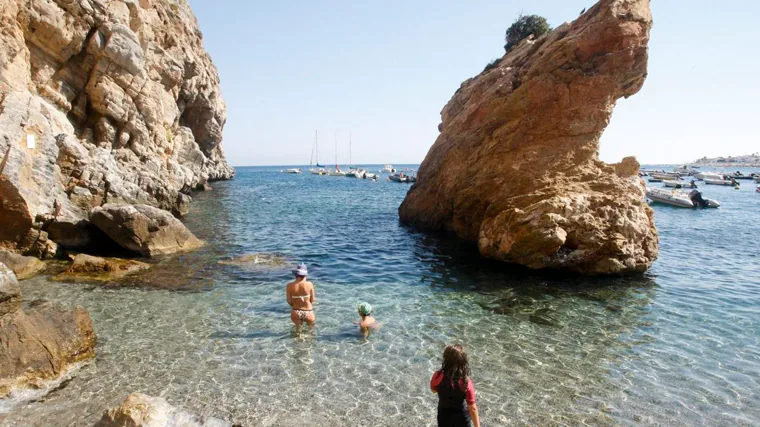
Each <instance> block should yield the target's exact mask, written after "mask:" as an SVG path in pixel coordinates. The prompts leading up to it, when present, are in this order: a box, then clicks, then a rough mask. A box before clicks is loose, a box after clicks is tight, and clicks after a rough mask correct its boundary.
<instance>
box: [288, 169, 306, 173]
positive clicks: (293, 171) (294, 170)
mask: <svg viewBox="0 0 760 427" xmlns="http://www.w3.org/2000/svg"><path fill="white" fill-rule="evenodd" d="M285 172H287V173H303V171H302V170H301V169H285Z"/></svg>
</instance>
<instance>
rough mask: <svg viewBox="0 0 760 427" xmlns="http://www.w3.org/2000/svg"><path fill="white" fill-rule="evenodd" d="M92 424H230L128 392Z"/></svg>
mask: <svg viewBox="0 0 760 427" xmlns="http://www.w3.org/2000/svg"><path fill="white" fill-rule="evenodd" d="M95 427H232V424H231V423H229V422H226V421H223V420H220V419H218V418H213V417H203V416H199V415H195V414H192V413H190V412H188V411H185V410H183V409H180V408H176V407H174V406H172V405H171V404H169V402H167V401H166V399H163V398H160V397H153V396H148V395H146V394H142V393H132V394H130V395H129V396H128V397H127V398H126V399H125V400H124V402H122V404H121V405H119V406H117V407H115V408H112V409H109V410H108V411H106V413H105V414H103V418H101V419H100V421H98V422H97V423H96V424H95Z"/></svg>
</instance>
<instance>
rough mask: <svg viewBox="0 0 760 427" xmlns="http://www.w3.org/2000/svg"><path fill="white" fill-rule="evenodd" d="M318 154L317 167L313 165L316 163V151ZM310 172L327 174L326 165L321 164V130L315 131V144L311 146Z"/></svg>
mask: <svg viewBox="0 0 760 427" xmlns="http://www.w3.org/2000/svg"><path fill="white" fill-rule="evenodd" d="M315 152H316V154H317V156H316V157H317V164H316V167H312V166H313V165H314V153H315ZM309 172H311V173H312V175H327V169H325V167H324V166H322V165H320V164H319V131H316V130H315V131H314V145H312V146H311V160H309Z"/></svg>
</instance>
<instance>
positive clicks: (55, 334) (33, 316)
mask: <svg viewBox="0 0 760 427" xmlns="http://www.w3.org/2000/svg"><path fill="white" fill-rule="evenodd" d="M93 357H95V333H94V332H93V330H92V321H91V320H90V316H89V314H88V313H87V311H86V310H85V309H83V308H76V309H74V310H66V309H63V308H61V307H59V306H56V305H54V304H52V303H48V302H44V301H35V302H33V303H32V304H31V306H30V307H29V308H28V309H21V310H16V311H15V312H12V313H9V314H6V315H4V316H2V317H0V398H2V397H6V396H7V395H8V393H9V392H10V390H11V389H13V388H40V387H43V386H44V383H45V382H46V381H49V380H54V379H57V378H59V377H60V376H62V375H63V374H65V373H66V371H67V370H68V369H69V368H71V367H72V365H74V364H76V363H79V362H83V361H86V360H89V359H92V358H93Z"/></svg>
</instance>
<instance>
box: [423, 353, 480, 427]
mask: <svg viewBox="0 0 760 427" xmlns="http://www.w3.org/2000/svg"><path fill="white" fill-rule="evenodd" d="M430 390H432V392H433V393H438V427H470V426H471V425H473V424H474V425H475V427H480V416H479V414H478V407H477V405H476V404H475V387H474V385H473V383H472V380H471V379H470V364H469V362H468V361H467V353H465V351H464V348H462V346H461V345H448V346H446V348H445V349H444V350H443V363H442V365H441V370H440V371H436V372H435V373H434V374H433V378H431V379H430Z"/></svg>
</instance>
